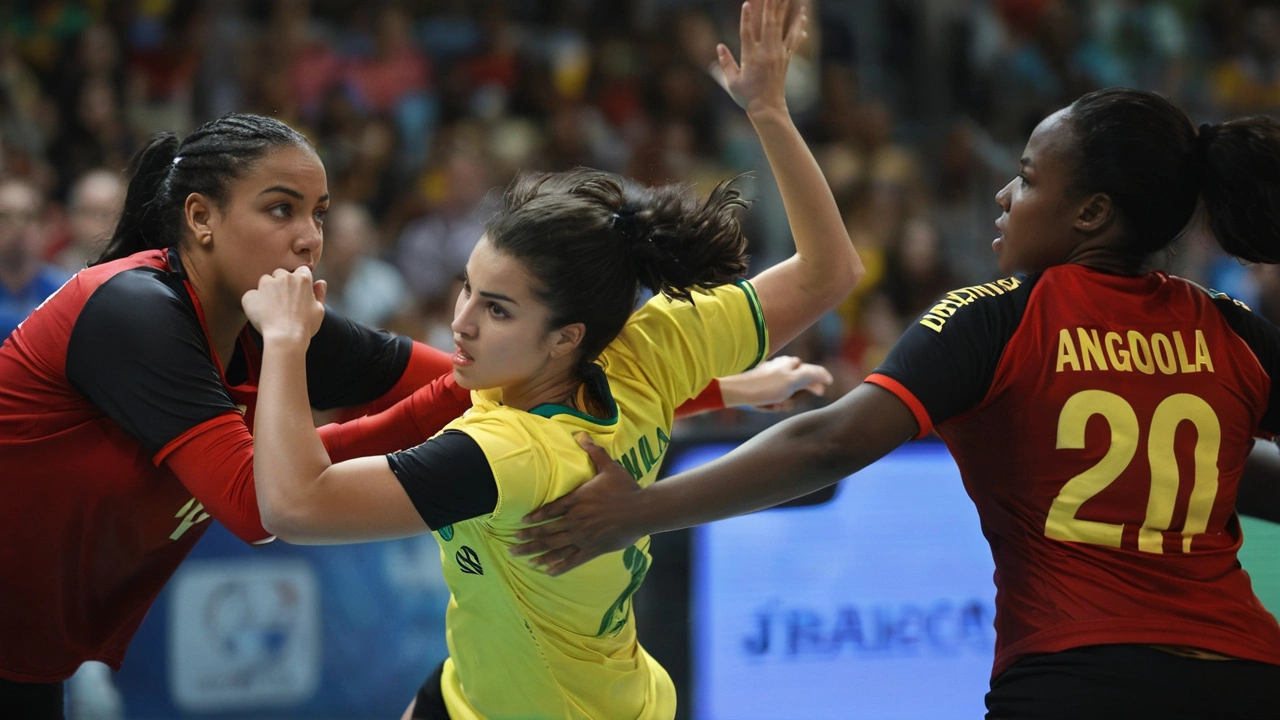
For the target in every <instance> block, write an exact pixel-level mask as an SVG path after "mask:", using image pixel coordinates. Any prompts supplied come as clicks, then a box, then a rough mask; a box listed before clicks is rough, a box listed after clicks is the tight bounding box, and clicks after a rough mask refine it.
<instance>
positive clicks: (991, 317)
mask: <svg viewBox="0 0 1280 720" xmlns="http://www.w3.org/2000/svg"><path fill="white" fill-rule="evenodd" d="M1039 279H1040V276H1039V275H1038V274H1037V275H1033V276H1030V277H1021V276H1019V277H1013V278H1004V279H1003V280H998V281H996V282H990V283H987V284H985V285H975V286H972V287H967V288H961V289H959V290H955V291H953V292H950V293H947V294H946V295H945V296H943V297H942V299H940V300H939V301H938V302H937V303H934V305H933V307H932V308H930V309H929V310H928V311H927V312H925V313H924V314H923V315H921V316H920V317H919V318H918V319H917V320H916V321H915V322H914V323H913V324H912V325H911V327H909V328H907V330H906V332H904V333H903V334H902V337H901V338H899V339H898V342H897V343H895V344H894V346H893V349H892V350H890V351H889V356H888V357H886V358H885V361H884V363H883V364H882V365H880V367H878V368H876V370H875V373H876V374H879V375H883V376H886V377H888V378H891V379H893V380H895V381H897V382H898V383H900V384H901V385H902V386H903V387H905V388H906V389H907V390H909V391H910V392H911V394H912V395H914V396H915V398H916V399H917V400H919V401H920V403H921V404H922V405H923V406H924V409H925V411H926V412H928V413H929V419H930V420H931V421H932V422H933V424H934V425H937V424H939V423H941V422H944V421H946V420H949V419H951V418H953V417H955V416H957V415H960V414H961V413H964V412H966V411H968V410H971V409H973V408H974V407H976V406H977V405H978V403H980V402H981V401H982V398H983V397H985V396H986V394H987V391H988V390H989V389H990V388H991V382H992V380H993V379H994V378H995V374H996V367H997V366H998V365H999V364H1000V357H1001V355H1003V354H1004V348H1005V345H1006V344H1008V342H1009V338H1011V337H1013V333H1014V331H1015V330H1017V329H1018V324H1019V323H1021V322H1022V316H1023V314H1024V313H1025V312H1026V309H1027V301H1028V300H1029V298H1030V297H1031V289H1032V287H1034V286H1035V283H1036V281H1037V280H1039Z"/></svg>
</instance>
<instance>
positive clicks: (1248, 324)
mask: <svg viewBox="0 0 1280 720" xmlns="http://www.w3.org/2000/svg"><path fill="white" fill-rule="evenodd" d="M1213 304H1214V306H1215V307H1217V308H1218V310H1220V311H1221V312H1222V315H1223V317H1224V318H1226V320H1227V324H1228V325H1230V326H1231V329H1232V330H1233V331H1235V334H1236V335H1239V336H1240V339H1241V340H1244V342H1245V344H1246V345H1248V346H1249V349H1250V350H1252V351H1253V354H1254V356H1255V357H1257V358H1258V362H1259V363H1260V364H1261V365H1262V369H1263V370H1264V371H1266V373H1267V377H1269V378H1271V397H1269V398H1267V412H1266V413H1264V414H1263V416H1262V421H1261V422H1260V423H1259V424H1258V427H1259V429H1261V430H1262V431H1263V432H1268V433H1272V434H1277V433H1280V328H1277V327H1276V326H1275V325H1273V324H1272V323H1271V321H1270V320H1267V319H1266V318H1264V317H1262V316H1261V315H1258V314H1256V313H1254V312H1253V311H1251V310H1250V309H1249V308H1248V307H1247V306H1246V305H1244V304H1243V303H1240V302H1237V301H1236V300H1232V299H1231V298H1229V297H1227V296H1226V295H1223V294H1221V293H1213Z"/></svg>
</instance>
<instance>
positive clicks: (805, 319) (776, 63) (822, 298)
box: [716, 0, 865, 354]
mask: <svg viewBox="0 0 1280 720" xmlns="http://www.w3.org/2000/svg"><path fill="white" fill-rule="evenodd" d="M792 2H793V0H762V1H761V2H759V3H758V4H757V3H752V2H744V3H743V4H742V17H741V27H740V30H739V34H740V36H741V40H742V49H741V53H742V64H741V65H739V64H738V63H737V62H736V61H735V60H734V57H733V54H732V53H731V52H730V51H729V49H728V48H727V47H725V46H724V45H719V46H718V47H717V48H716V51H717V53H718V54H719V59H720V68H721V70H723V71H724V76H725V84H726V86H727V87H728V89H729V91H730V92H731V93H732V94H734V95H736V96H737V97H738V98H740V99H741V100H742V102H743V103H744V104H745V105H746V108H747V117H748V118H750V120H751V124H752V126H753V127H754V128H755V130H756V133H757V134H758V135H759V136H760V143H761V145H762V146H763V147H764V153H765V157H767V158H768V160H769V167H770V168H771V169H772V170H773V174H774V177H775V178H776V179H777V182H778V189H779V191H780V192H781V194H782V203H783V205H784V207H785V208H786V211H787V220H788V222H790V224H791V234H792V236H793V237H794V239H795V245H796V252H795V254H794V255H792V256H791V257H790V258H788V259H787V260H784V261H783V262H781V263H779V264H777V265H775V266H773V267H771V268H769V269H768V270H766V271H764V272H762V273H761V274H760V275H758V276H756V277H755V278H752V280H751V284H752V285H753V286H754V287H755V290H756V294H757V295H758V297H759V298H760V307H761V309H762V310H763V311H764V318H765V324H766V325H767V326H768V328H769V353H770V354H773V353H775V352H777V351H778V350H779V349H781V348H782V347H784V346H785V345H786V344H787V343H789V342H791V341H792V340H793V339H795V337H796V336H797V335H799V334H800V333H801V332H802V331H803V330H804V329H805V328H807V327H809V326H810V325H812V324H813V323H814V322H816V321H817V320H818V318H820V317H822V316H823V315H824V314H825V313H827V312H828V311H829V310H831V308H833V307H835V306H836V304H838V303H839V302H840V301H841V300H843V299H844V298H845V297H847V296H848V295H849V293H850V292H851V291H852V290H853V288H854V286H856V285H857V284H858V282H859V281H860V280H861V279H862V276H863V274H864V272H865V271H864V269H863V267H862V261H861V260H860V259H859V258H858V253H857V252H856V251H855V250H854V248H853V243H852V242H851V241H850V240H849V233H848V231H847V230H846V229H845V224H844V220H843V218H841V216H840V210H839V208H838V207H837V206H836V200H835V197H834V196H833V195H832V193H831V188H830V187H829V186H828V185H827V180H826V177H825V176H824V175H823V174H822V169H821V168H819V167H818V161H817V160H816V159H814V157H813V153H812V152H810V151H809V147H808V146H807V145H806V144H805V142H804V138H803V137H801V136H800V131H799V130H797V129H796V126H795V123H793V122H792V120H791V113H790V112H789V111H788V109H787V102H786V97H785V94H784V85H785V81H786V75H787V65H788V64H789V63H790V60H791V55H792V54H793V53H794V52H795V50H796V47H797V46H799V44H800V42H801V41H802V40H803V39H804V38H805V30H804V28H805V25H806V23H807V22H808V18H807V16H806V14H805V12H804V10H803V9H802V10H800V11H799V12H797V13H795V18H794V20H792V21H791V22H790V23H789V24H788V22H787V16H788V13H789V11H790V7H791V4H792Z"/></svg>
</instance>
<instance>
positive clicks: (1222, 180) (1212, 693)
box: [513, 89, 1280, 719]
mask: <svg viewBox="0 0 1280 720" xmlns="http://www.w3.org/2000/svg"><path fill="white" fill-rule="evenodd" d="M996 202H997V204H998V205H999V206H1000V209H1001V210H1002V214H1001V215H1000V218H999V220H998V221H997V222H996V226H997V228H998V229H999V231H1000V233H1001V235H1000V237H999V238H998V239H997V240H996V241H995V242H994V243H993V247H994V249H995V252H996V253H997V255H998V259H999V264H1000V268H1001V270H1002V271H1003V272H1007V273H1014V274H1013V275H1012V276H1011V277H1007V278H1005V279H1002V280H998V281H996V282H992V283H987V284H984V285H978V286H973V287H968V288H961V289H959V290H956V291H954V292H952V293H949V294H947V295H946V296H945V297H943V298H941V299H940V300H939V301H938V303H937V304H936V305H934V306H933V307H932V308H931V309H930V310H928V311H927V312H925V313H924V314H923V315H922V316H921V317H920V318H919V319H918V320H917V321H916V322H915V323H914V324H913V325H912V326H911V327H910V329H908V330H907V332H906V333H904V334H903V336H902V338H901V339H900V340H899V341H898V343H897V344H896V346H895V347H894V348H893V350H892V352H890V354H889V357H888V358H887V359H886V361H885V363H884V364H883V365H882V366H881V367H879V368H878V369H877V370H876V371H875V372H874V373H873V374H872V375H871V376H870V377H868V378H867V381H866V382H865V383H864V384H863V385H861V386H860V387H858V388H857V389H855V390H854V391H853V392H852V393H850V394H848V395H847V396H845V397H844V398H842V399H840V400H839V401H837V402H835V403H833V404H832V405H830V406H828V407H826V408H823V409H820V410H815V411H813V412H809V413H804V414H802V415H799V416H797V417H795V418H792V419H790V420H787V421H785V422H782V423H779V424H778V425H776V426H774V427H773V428H771V429H770V430H768V431H766V432H764V433H761V434H760V435H759V436H757V437H756V438H754V439H753V440H751V441H749V442H748V443H746V444H745V445H743V446H742V447H740V448H738V449H737V450H735V451H733V452H732V453H730V454H728V455H726V456H725V457H723V458H721V459H719V460H717V461H715V462H712V463H709V464H708V465H706V466H704V467H701V468H698V469H696V470H692V471H690V472H687V473H682V474H680V475H677V476H675V477H672V478H669V479H667V480H664V481H662V482H659V483H656V484H654V485H652V486H650V487H648V488H645V489H644V490H640V489H639V488H637V487H636V485H635V484H634V483H632V482H631V481H630V477H629V476H628V475H627V473H626V472H625V471H621V468H618V467H615V466H613V464H612V463H609V462H608V459H607V458H606V457H605V456H604V455H603V454H602V453H600V452H599V451H598V449H592V452H593V455H594V456H595V458H596V461H597V464H598V465H599V466H600V467H601V468H603V473H602V477H597V478H595V479H593V480H592V481H590V482H589V483H587V484H586V485H584V486H583V487H581V488H579V489H578V490H577V491H576V492H575V493H572V494H570V495H568V496H566V497H564V498H562V499H560V500H558V501H556V502H554V503H551V504H549V505H547V506H545V507H544V508H542V509H541V510H539V511H537V512H535V513H533V514H532V515H531V516H530V517H529V518H527V519H528V520H529V521H530V522H541V521H544V520H549V519H551V518H554V517H557V516H563V517H562V518H561V519H560V520H558V521H556V522H551V523H549V524H544V525H540V526H538V527H534V528H528V529H526V530H524V531H522V534H521V536H522V537H523V538H525V539H526V540H527V542H526V543H525V544H524V545H523V546H518V547H517V548H515V549H514V550H513V551H514V552H517V553H519V554H537V555H538V558H537V562H540V563H542V564H544V565H546V566H547V567H548V569H549V570H550V571H551V572H553V573H561V572H565V571H567V570H570V569H572V568H574V567H577V566H578V565H581V564H582V563H583V562H585V561H586V560H588V559H590V558H592V557H594V556H596V555H598V554H600V553H601V552H604V551H609V550H614V549H616V548H619V547H624V546H625V545H626V544H628V543H629V542H631V541H632V540H633V539H634V538H636V537H638V536H641V535H644V534H648V533H653V532H659V531H664V530H672V529H676V528H681V527H688V526H691V525H696V524H699V523H704V522H709V521H712V520H716V519H719V518H725V517H730V516H733V515H738V514H741V513H745V512H751V511H754V510H759V509H762V508H766V507H770V506H772V505H775V504H777V503H779V502H782V501H784V500H787V499H789V498H793V497H797V496H800V495H804V494H806V493H809V492H812V491H813V490H815V489H817V488H820V487H822V486H825V485H828V484H831V483H833V482H836V481H838V480H839V479H841V478H843V477H846V476H848V475H849V474H851V473H854V472H857V471H858V470H859V469H861V468H863V467H865V466H867V465H868V464H870V463H872V462H874V461H875V460H877V459H878V458H880V457H882V456H884V455H885V454H886V453H888V452H889V451H891V450H893V449H894V448H896V447H898V446H899V445H901V444H902V443H904V442H906V441H908V440H910V439H911V438H919V437H923V436H925V435H928V434H929V433H930V432H937V434H938V435H940V436H941V437H942V439H943V441H944V442H946V444H947V447H948V448H949V449H950V451H951V454H952V456H953V457H954V458H955V460H956V463H957V465H958V466H959V469H960V474H961V477H962V478H963V480H964V483H965V487H966V489H967V491H968V493H969V496H970V497H971V498H972V500H973V502H974V504H975V505H976V506H977V510H978V515H979V518H980V520H981V523H982V528H983V532H984V534H985V535H986V537H987V539H988V541H989V542H990V545H991V551H992V555H993V556H994V559H995V566H996V573H995V584H996V619H995V626H996V648H995V666H994V668H993V671H992V680H991V689H990V692H989V693H988V694H987V697H986V702H987V709H988V717H989V718H1060V717H1081V718H1085V717H1087V718H1137V717H1144V718H1145V717H1160V718H1188V719H1190V718H1197V719H1198V718H1209V717H1217V718H1274V717H1276V716H1277V713H1280V626H1278V625H1277V623H1276V619H1275V618H1274V617H1273V616H1272V615H1271V614H1270V613H1268V612H1267V611H1266V610H1265V609H1264V608H1263V607H1262V605H1261V604H1260V603H1259V601H1258V599H1257V598H1256V597H1255V596H1254V593H1253V591H1252V588H1251V586H1250V580H1249V576H1248V575H1247V574H1246V573H1245V571H1244V570H1243V569H1242V568H1241V566H1240V563H1239V562H1238V560H1237V559H1236V552H1237V550H1238V549H1239V547H1240V543H1241V539H1242V538H1241V532H1240V525H1239V521H1238V518H1237V516H1236V511H1235V507H1236V492H1237V487H1238V483H1239V480H1240V476H1241V472H1242V469H1243V468H1244V466H1245V461H1246V457H1247V456H1248V455H1249V452H1250V449H1251V447H1252V446H1253V443H1254V441H1255V438H1263V439H1274V437H1275V436H1276V434H1277V433H1280V383H1278V382H1276V380H1277V377H1278V376H1280V330H1277V328H1276V327H1275V326H1274V325H1272V324H1271V323H1270V322H1268V321H1266V320H1265V319H1263V318H1261V317H1259V316H1257V315H1255V314H1254V313H1252V312H1251V311H1250V310H1249V308H1247V307H1245V306H1244V305H1243V304H1241V303H1239V302H1236V301H1233V300H1232V299H1231V298H1229V297H1225V296H1223V295H1221V294H1219V293H1215V292H1213V291H1210V290H1207V289H1205V288H1202V287H1200V286H1198V285H1195V284H1193V283H1191V282H1188V281H1186V280H1182V279H1180V278H1177V277H1172V276H1170V275H1167V274H1165V273H1163V272H1158V271H1148V270H1147V269H1146V263H1147V261H1148V260H1149V258H1150V257H1151V256H1152V255H1153V254H1154V253H1156V252H1158V251H1160V250H1162V249H1164V248H1165V247H1167V246H1168V245H1169V244H1170V243H1171V242H1173V240H1174V239H1175V238H1177V237H1178V236H1179V235H1181V234H1182V233H1183V232H1184V231H1192V232H1197V233H1198V232H1205V233H1206V234H1210V235H1212V236H1213V237H1214V238H1215V239H1216V240H1217V242H1218V243H1219V244H1220V245H1221V246H1222V248H1223V250H1224V251H1225V252H1227V253H1228V254H1230V255H1232V256H1235V257H1237V258H1240V259H1241V260H1245V261H1249V262H1265V263H1275V262H1280V123H1277V122H1276V121H1275V120H1273V119H1270V118H1266V117H1254V118H1247V119H1239V120H1231V121H1228V122H1224V123H1221V124H1217V125H1210V124H1206V125H1201V126H1200V127H1199V128H1198V129H1197V128H1196V126H1195V125H1193V124H1192V123H1191V122H1190V120H1189V119H1188V118H1187V116H1186V115H1185V114H1184V113H1183V112H1182V111H1181V110H1180V109H1178V108H1177V107H1176V106H1174V105H1172V104H1171V103H1169V102H1168V101H1167V100H1165V99H1164V98H1162V97H1160V96H1158V95H1155V94H1153V93H1147V92H1141V91H1137V90H1127V89H1107V90H1101V91H1098V92H1094V93H1090V94H1088V95H1085V96H1083V97H1081V98H1080V99H1078V100H1077V101H1076V102H1074V103H1072V104H1071V105H1070V106H1068V107H1067V108H1064V109H1063V110H1060V111H1058V112H1057V113H1054V114H1053V115H1051V116H1049V117H1048V118H1046V119H1045V120H1044V121H1042V122H1041V123H1040V124H1039V126H1038V127H1037V128H1036V129H1035V131H1034V132H1033V133H1032V135H1031V138H1030V139H1029V141H1028V142H1027V146H1026V150H1025V151H1024V152H1023V155H1022V159H1021V162H1020V168H1019V172H1018V173H1017V176H1016V177H1015V178H1014V179H1013V180H1011V181H1010V182H1009V184H1008V185H1006V186H1005V187H1004V189H1002V190H1001V191H1000V192H999V193H998V194H997V195H996ZM1198 207H1202V208H1203V210H1197V208H1198ZM855 480H856V479H855ZM904 531H905V532H927V531H928V529H927V528H904Z"/></svg>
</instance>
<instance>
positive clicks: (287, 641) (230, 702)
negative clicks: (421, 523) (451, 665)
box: [116, 524, 449, 720]
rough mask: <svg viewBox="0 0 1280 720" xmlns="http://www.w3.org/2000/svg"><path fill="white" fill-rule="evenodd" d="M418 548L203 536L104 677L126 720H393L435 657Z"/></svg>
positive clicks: (434, 606) (431, 598)
mask: <svg viewBox="0 0 1280 720" xmlns="http://www.w3.org/2000/svg"><path fill="white" fill-rule="evenodd" d="M448 599H449V593H448V590H447V589H446V588H445V586H444V581H443V579H442V577H441V574H440V550H439V546H437V545H436V542H435V541H434V540H433V539H432V538H431V537H430V536H422V537H418V538H411V539H407V540H398V541H394V542H383V543H370V544H364V545H347V546H320V547H300V546H293V545H286V544H285V543H280V542H273V543H270V544H268V545H265V546H261V547H251V546H248V545H245V544H244V543H242V542H241V541H239V540H237V539H236V538H235V537H234V536H232V535H231V534H230V533H228V532H227V531H226V530H225V529H224V528H222V527H221V526H220V525H217V524H215V525H214V526H213V527H212V528H210V529H209V531H208V532H207V533H206V534H205V537H204V538H202V539H201V540H200V543H199V544H198V545H197V546H196V548H195V549H194V550H193V551H192V553H191V556H190V557H189V558H188V559H187V561H186V562H185V563H184V564H183V566H182V567H181V568H180V569H179V570H178V572H177V574H176V575H174V577H173V580H171V581H170V582H169V585H168V587H166V589H165V590H164V592H163V593H161V595H160V597H159V599H158V600H157V601H156V604H155V605H154V606H153V608H152V610H151V613H150V614H149V615H148V617H147V619H146V622H144V623H143V626H142V629H141V630H140V631H139V633H138V635H137V637H136V638H135V640H134V642H133V645H132V646H131V648H130V650H129V653H128V656H127V657H126V658H125V663H124V667H123V668H122V669H121V671H120V672H119V673H118V674H117V675H116V683H117V686H118V687H119V689H120V691H121V694H122V695H123V697H124V700H125V708H124V709H125V715H126V717H128V718H130V720H135V719H136V720H152V719H154V720H160V719H162V718H163V719H164V720H174V719H175V718H220V719H226V720H250V719H252V720H286V719H293V718H334V719H337V718H344V719H345V718H352V719H355V718H375V717H381V718H387V717H399V716H400V713H401V712H403V711H404V708H405V707H406V706H407V705H408V704H409V701H410V700H411V699H412V698H413V697H414V694H415V693H416V692H417V689H418V687H419V686H420V685H421V684H422V681H423V680H425V679H426V677H427V675H428V674H429V673H430V672H431V670H433V669H434V668H435V666H436V664H437V663H439V662H440V661H441V660H442V659H444V657H445V655H446V652H447V651H446V649H445V639H444V612H445V607H446V605H447V603H448Z"/></svg>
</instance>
